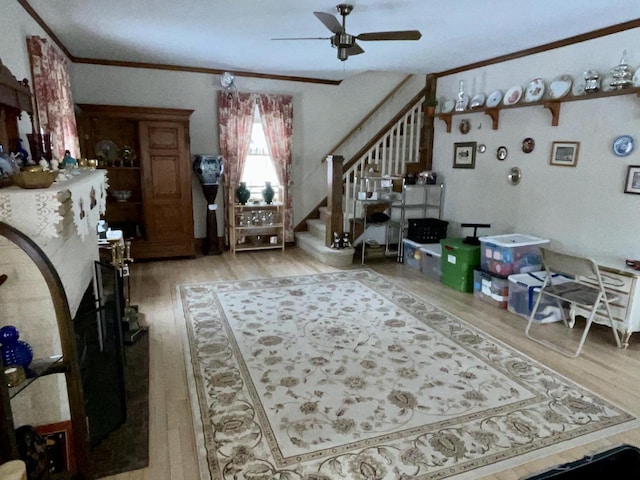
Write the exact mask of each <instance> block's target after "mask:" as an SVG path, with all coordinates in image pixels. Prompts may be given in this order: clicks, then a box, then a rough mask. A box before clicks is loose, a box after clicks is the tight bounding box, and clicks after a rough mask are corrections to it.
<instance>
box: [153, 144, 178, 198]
mask: <svg viewBox="0 0 640 480" xmlns="http://www.w3.org/2000/svg"><path fill="white" fill-rule="evenodd" d="M151 164H152V165H153V170H152V171H151V188H152V193H153V197H154V199H156V200H158V199H162V198H171V199H178V198H180V196H181V188H180V187H181V183H182V182H181V178H180V177H181V175H180V169H179V168H178V167H179V166H180V158H179V157H176V156H173V155H170V156H169V155H164V156H153V157H151Z"/></svg>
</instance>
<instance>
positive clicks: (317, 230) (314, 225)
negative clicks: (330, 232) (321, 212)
mask: <svg viewBox="0 0 640 480" xmlns="http://www.w3.org/2000/svg"><path fill="white" fill-rule="evenodd" d="M307 231H308V232H309V233H310V234H311V235H313V236H314V237H318V238H319V239H320V240H322V241H323V242H324V239H325V235H326V232H327V224H326V223H325V222H324V221H322V220H319V219H317V218H312V219H310V220H307Z"/></svg>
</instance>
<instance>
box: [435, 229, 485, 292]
mask: <svg viewBox="0 0 640 480" xmlns="http://www.w3.org/2000/svg"><path fill="white" fill-rule="evenodd" d="M440 244H441V245H442V260H441V261H442V283H444V284H445V285H447V286H448V287H451V288H453V289H455V290H459V291H461V292H469V293H471V292H473V269H474V268H478V267H479V266H480V245H468V244H466V243H464V239H463V238H445V239H443V240H440Z"/></svg>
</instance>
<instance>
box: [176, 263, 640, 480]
mask: <svg viewBox="0 0 640 480" xmlns="http://www.w3.org/2000/svg"><path fill="white" fill-rule="evenodd" d="M179 289H180V294H181V300H182V306H183V309H184V313H185V317H186V320H187V333H188V343H189V351H190V353H189V355H190V359H189V360H190V362H189V363H190V365H191V367H192V368H193V377H192V380H193V382H194V383H193V385H194V389H195V391H196V393H197V400H198V402H197V403H198V405H199V407H197V408H199V412H197V413H199V416H200V419H199V421H200V422H201V426H202V429H203V442H204V446H205V448H206V454H207V459H206V463H207V466H208V470H209V471H208V472H206V473H207V474H208V475H210V477H211V478H212V479H214V480H218V479H225V480H227V479H229V480H230V479H238V480H242V479H246V480H249V479H251V480H273V479H279V480H334V479H344V480H391V479H409V478H411V479H424V480H426V479H440V478H447V477H451V476H454V475H461V474H462V475H461V476H462V477H465V475H464V474H465V473H467V475H468V478H477V477H478V476H480V472H481V471H482V470H476V469H479V468H483V469H484V470H485V473H484V474H488V473H487V471H489V470H491V469H493V471H497V470H503V469H504V468H508V466H509V464H508V463H505V461H509V460H511V463H512V464H515V463H520V462H522V461H524V460H523V459H525V458H528V457H527V455H529V457H530V458H531V455H537V456H539V457H540V456H543V454H544V449H545V448H548V447H554V448H555V449H556V450H557V449H558V448H562V447H561V446H559V444H560V443H562V444H563V446H564V448H568V445H569V444H567V443H566V442H567V441H576V440H577V439H581V440H580V441H581V442H584V441H586V439H587V438H589V436H591V437H593V436H594V435H598V436H600V437H603V436H605V435H606V434H609V433H611V431H612V430H624V429H627V428H631V427H632V426H635V425H634V424H635V422H633V420H634V417H633V416H631V415H630V414H628V413H626V412H624V411H622V410H620V409H619V408H617V407H616V406H614V405H612V404H610V403H609V402H607V401H606V400H604V399H602V398H599V397H597V396H596V395H594V394H592V393H591V392H589V391H587V390H586V389H584V388H582V387H580V386H579V385H576V384H575V383H573V382H571V381H569V380H568V379H566V378H564V377H562V376H560V375H559V374H557V373H556V372H554V371H552V370H550V369H548V368H546V367H544V366H543V365H541V364H539V363H537V362H535V361H533V360H531V359H530V358H528V357H525V356H523V355H522V354H520V353H519V352H517V351H515V350H513V349H511V348H510V347H508V346H506V345H505V344H503V343H501V342H499V341H497V340H496V339H494V338H492V337H489V336H488V335H486V334H484V333H482V332H481V331H479V330H477V329H476V328H474V327H472V326H470V325H469V324H467V323H465V322H464V321H462V320H460V319H459V318H456V317H455V316H453V315H451V314H449V313H447V312H445V311H443V310H441V309H439V308H437V307H435V306H434V305H431V304H430V303H428V302H426V301H425V300H423V299H420V298H418V297H416V296H414V295H412V294H410V293H407V292H406V291H404V290H403V289H401V288H400V287H398V286H396V285H394V284H393V283H392V281H391V280H389V279H388V278H386V277H383V276H381V275H378V274H376V273H374V272H372V271H369V270H366V269H363V270H351V271H345V272H339V273H329V274H320V275H310V276H299V277H287V278H270V279H261V280H250V281H240V282H221V283H206V284H197V285H183V286H180V287H179ZM533 458H534V457H533ZM514 462H515V463H514Z"/></svg>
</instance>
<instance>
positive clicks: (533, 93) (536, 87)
mask: <svg viewBox="0 0 640 480" xmlns="http://www.w3.org/2000/svg"><path fill="white" fill-rule="evenodd" d="M544 90H545V84H544V80H543V79H541V78H534V79H533V80H531V83H529V85H528V86H527V91H526V92H525V94H524V101H525V102H537V101H538V100H540V99H541V98H542V96H543V95H544Z"/></svg>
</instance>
